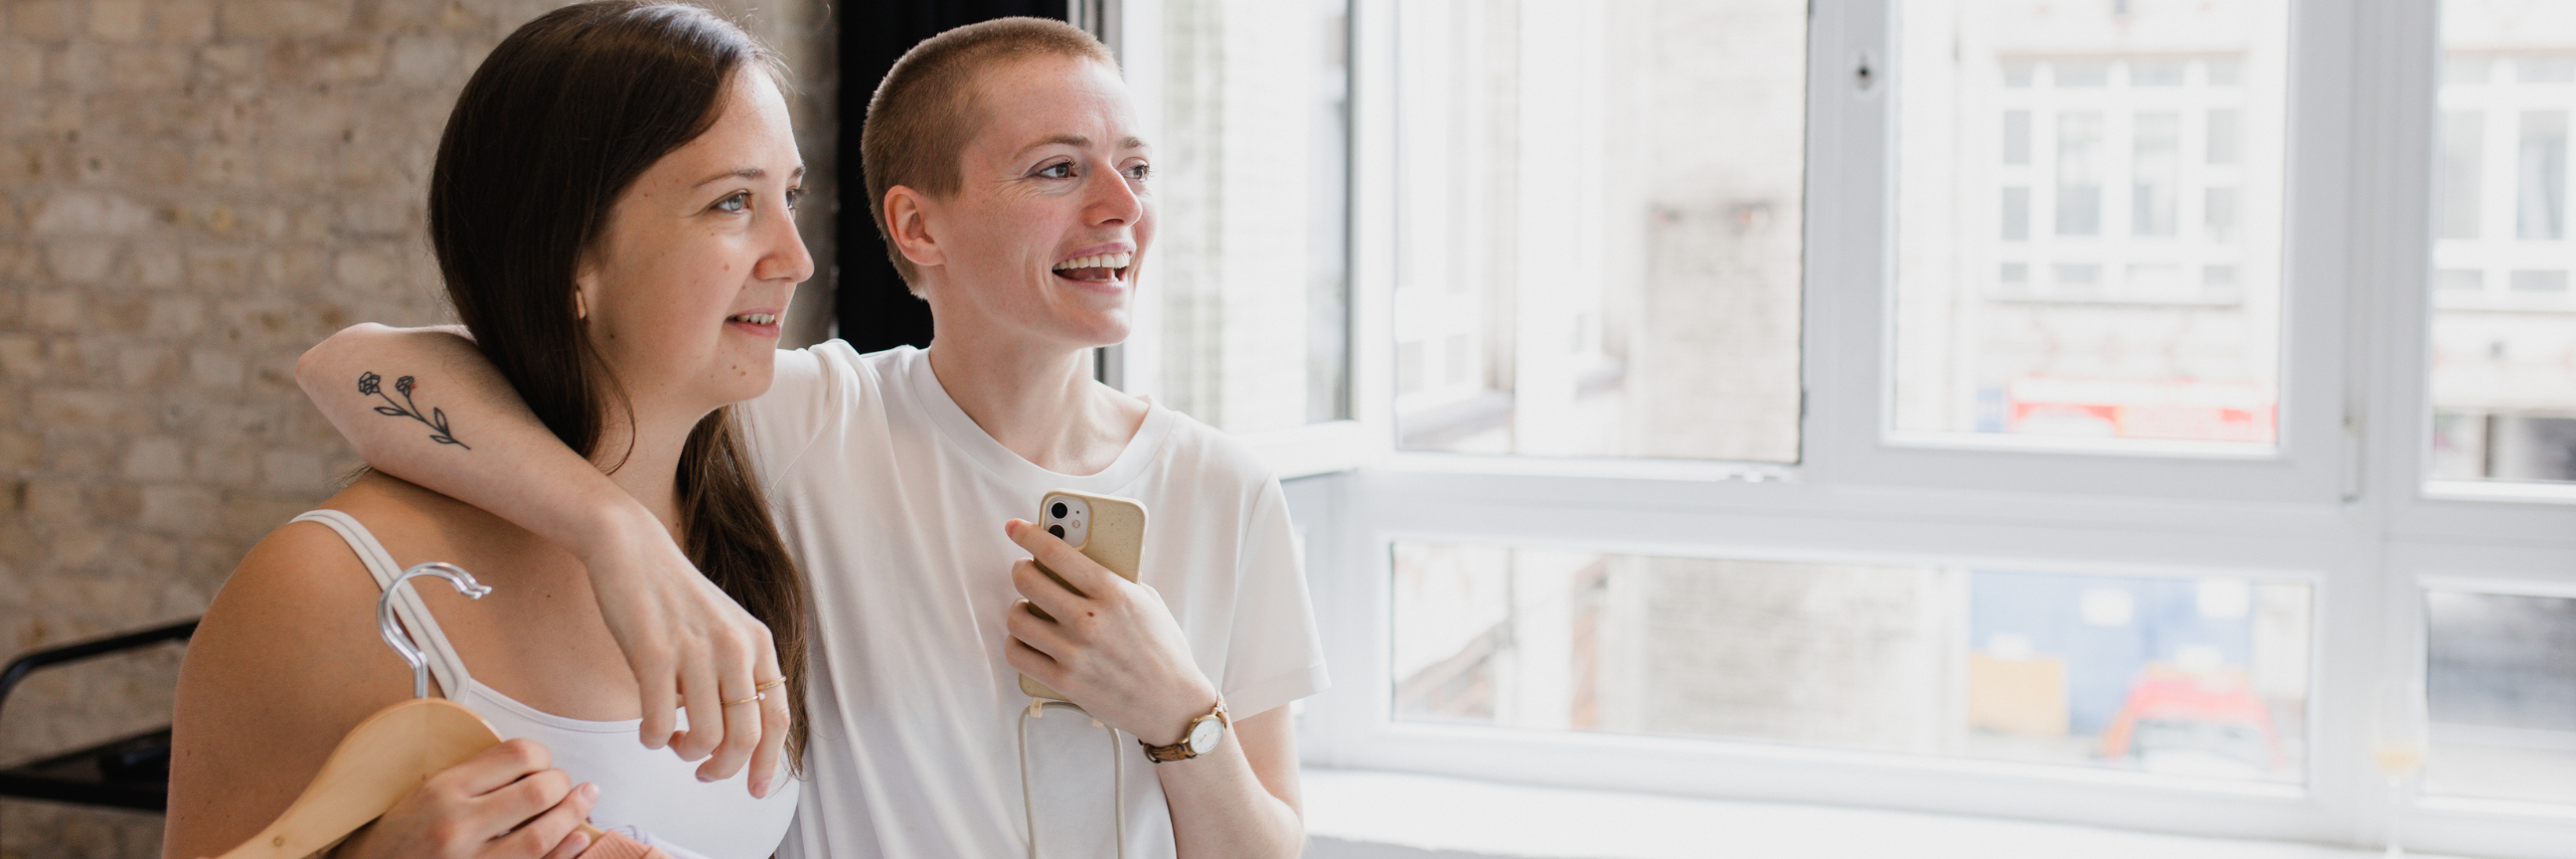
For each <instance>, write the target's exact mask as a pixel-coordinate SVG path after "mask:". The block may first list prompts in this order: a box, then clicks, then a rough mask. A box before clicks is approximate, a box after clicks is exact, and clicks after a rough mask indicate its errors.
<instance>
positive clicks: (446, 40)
mask: <svg viewBox="0 0 2576 859" xmlns="http://www.w3.org/2000/svg"><path fill="white" fill-rule="evenodd" d="M388 53H389V55H390V59H389V60H388V61H387V64H386V70H387V73H388V74H389V75H390V76H391V77H392V78H393V79H394V80H395V81H397V82H400V83H406V84H416V85H428V84H436V83H444V82H446V81H447V80H448V79H449V78H450V77H452V76H454V75H455V74H456V70H457V67H458V65H459V63H460V62H461V60H462V59H463V57H462V54H461V53H460V51H459V45H458V44H457V42H456V39H454V38H452V37H447V36H429V35H421V36H401V37H397V38H395V39H394V45H393V49H392V50H391V51H390V52H388Z"/></svg>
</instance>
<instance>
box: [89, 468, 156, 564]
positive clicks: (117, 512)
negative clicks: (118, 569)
mask: <svg viewBox="0 0 2576 859" xmlns="http://www.w3.org/2000/svg"><path fill="white" fill-rule="evenodd" d="M141 490H142V488H141V487H139V486H136V485H134V484H131V483H110V484H107V485H105V486H93V487H90V489H89V516H90V519H92V520H94V521H98V522H107V523H119V522H132V521H134V518H135V516H137V515H139V514H140V513H141V512H142V510H143V494H142V491H141ZM126 551H127V547H126V546H125V545H123V544H122V541H120V545H118V546H117V554H118V555H119V556H122V555H125V554H126Z"/></svg>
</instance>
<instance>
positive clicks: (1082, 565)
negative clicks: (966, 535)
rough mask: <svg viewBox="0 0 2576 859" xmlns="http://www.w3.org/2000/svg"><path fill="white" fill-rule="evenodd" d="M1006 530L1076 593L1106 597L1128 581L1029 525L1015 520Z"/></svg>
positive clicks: (1004, 528) (1004, 525)
mask: <svg viewBox="0 0 2576 859" xmlns="http://www.w3.org/2000/svg"><path fill="white" fill-rule="evenodd" d="M1002 528H1003V533H1006V534H1009V535H1010V537H1011V542H1014V543H1018V544H1020V548H1022V549H1027V550H1028V552H1029V556H1030V557H1034V558H1036V559H1037V560H1038V563H1041V564H1045V565H1046V568H1047V569H1049V570H1053V571H1055V574H1056V575H1058V576H1061V577H1063V578H1064V581H1065V584H1067V585H1071V586H1072V587H1073V589H1074V591H1075V592H1076V593H1081V594H1087V595H1091V596H1102V595H1106V594H1108V593H1109V592H1110V591H1111V590H1112V589H1115V588H1116V587H1117V583H1118V582H1123V581H1126V580H1125V579H1122V578H1119V577H1118V574H1116V573H1112V572H1110V571H1109V568H1107V567H1103V566H1101V565H1100V562H1098V561H1094V560H1092V559H1091V558H1090V557H1089V556H1087V555H1084V554H1083V553H1081V552H1079V551H1076V550H1075V549H1074V548H1073V547H1072V546H1071V545H1068V544H1066V543H1065V542H1064V541H1063V540H1060V539H1057V538H1056V536H1055V535H1054V534H1049V533H1047V532H1046V531H1045V530H1044V529H1041V528H1039V527H1038V526H1036V525H1032V524H1029V523H1028V522H1027V521H1024V520H1020V519H1013V520H1011V521H1009V522H1007V523H1004V524H1003V526H1002Z"/></svg>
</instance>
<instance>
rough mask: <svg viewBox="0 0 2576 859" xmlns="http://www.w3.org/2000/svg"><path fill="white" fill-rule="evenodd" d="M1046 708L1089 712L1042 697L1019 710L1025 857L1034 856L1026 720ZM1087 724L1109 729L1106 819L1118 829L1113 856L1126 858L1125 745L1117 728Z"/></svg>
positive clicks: (1033, 800)
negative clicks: (1026, 840) (1026, 839)
mask: <svg viewBox="0 0 2576 859" xmlns="http://www.w3.org/2000/svg"><path fill="white" fill-rule="evenodd" d="M1048 707H1064V708H1067V709H1070V710H1072V711H1074V712H1076V713H1082V715H1083V716H1084V717H1086V718H1088V717H1090V715H1091V714H1090V713H1087V712H1084V711H1083V709H1082V708H1081V707H1079V706H1076V705H1074V703H1073V702H1071V701H1049V700H1046V699H1043V698H1038V699H1031V700H1030V701H1029V707H1028V709H1026V710H1021V711H1020V811H1021V812H1022V813H1023V814H1025V815H1026V816H1027V820H1028V825H1029V859H1038V801H1037V791H1036V790H1034V789H1032V785H1031V784H1030V783H1029V720H1030V719H1035V718H1039V717H1040V713H1039V711H1042V710H1045V709H1046V708H1048ZM1091 724H1093V725H1099V726H1100V727H1102V728H1105V729H1107V730H1108V731H1109V761H1110V765H1109V767H1110V769H1109V771H1110V776H1109V808H1110V820H1111V822H1112V823H1114V824H1115V825H1116V827H1117V832H1118V852H1117V854H1116V856H1117V859H1127V754H1126V752H1127V744H1126V743H1124V742H1120V739H1121V738H1120V737H1119V736H1118V729H1117V728H1111V727H1109V726H1107V725H1101V724H1100V720H1099V719H1092V720H1091Z"/></svg>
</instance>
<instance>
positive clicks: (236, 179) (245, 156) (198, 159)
mask: <svg viewBox="0 0 2576 859" xmlns="http://www.w3.org/2000/svg"><path fill="white" fill-rule="evenodd" d="M193 160H194V162H195V163H194V165H193V167H194V169H193V170H192V171H191V172H193V173H195V174H196V179H197V181H198V182H201V183H204V184H207V185H215V186H233V187H244V186H249V185H251V184H254V183H256V182H257V181H258V177H259V174H258V167H259V161H258V158H257V156H256V155H255V154H254V153H252V152H250V151H248V150H245V149H242V148H240V147H232V146H210V147H206V148H203V149H199V150H197V152H196V155H195V158H194V159H193Z"/></svg>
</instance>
